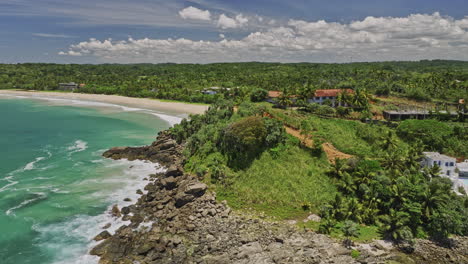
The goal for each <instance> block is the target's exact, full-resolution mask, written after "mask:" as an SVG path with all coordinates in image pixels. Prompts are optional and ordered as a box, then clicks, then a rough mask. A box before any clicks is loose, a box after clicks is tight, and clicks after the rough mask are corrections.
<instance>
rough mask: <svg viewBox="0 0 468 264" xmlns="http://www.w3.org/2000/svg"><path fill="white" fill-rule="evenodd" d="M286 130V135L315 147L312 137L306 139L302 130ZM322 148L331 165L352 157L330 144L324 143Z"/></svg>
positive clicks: (288, 128) (286, 127)
mask: <svg viewBox="0 0 468 264" xmlns="http://www.w3.org/2000/svg"><path fill="white" fill-rule="evenodd" d="M284 128H285V130H286V133H288V134H290V135H291V136H293V137H296V138H298V139H299V140H301V142H303V143H304V145H305V146H307V147H309V148H312V147H313V146H314V141H313V140H312V138H311V137H310V136H308V137H307V138H305V136H304V135H301V131H300V130H297V129H294V128H291V127H288V126H284ZM322 147H323V151H325V153H326V154H327V159H328V162H330V163H335V159H337V158H338V159H349V158H351V157H352V155H349V154H346V153H343V152H341V151H339V150H337V149H336V148H335V147H334V146H333V145H332V144H331V143H329V142H325V143H323V144H322Z"/></svg>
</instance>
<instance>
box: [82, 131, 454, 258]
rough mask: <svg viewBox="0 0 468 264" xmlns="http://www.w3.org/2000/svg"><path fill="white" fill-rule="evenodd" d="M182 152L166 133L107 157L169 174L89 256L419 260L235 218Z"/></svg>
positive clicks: (159, 179)
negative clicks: (355, 253) (354, 252)
mask: <svg viewBox="0 0 468 264" xmlns="http://www.w3.org/2000/svg"><path fill="white" fill-rule="evenodd" d="M182 149H183V147H182V146H180V145H178V144H177V143H176V142H175V141H174V140H173V139H171V137H170V135H169V134H168V133H166V132H163V133H160V134H159V136H158V139H157V141H155V142H154V143H153V144H152V145H150V146H145V147H141V148H113V149H111V150H109V151H106V152H105V153H104V156H106V157H110V158H114V159H120V158H127V159H130V160H132V159H146V160H150V161H153V162H158V163H160V164H162V165H164V166H166V167H167V168H168V170H167V171H166V172H165V173H161V174H158V175H152V176H151V178H152V179H154V180H153V181H152V182H151V183H149V184H148V185H147V186H146V187H145V190H146V191H147V193H146V194H143V192H141V193H142V195H141V197H140V198H139V199H138V201H137V202H136V203H135V204H134V205H131V206H128V207H123V208H122V209H121V210H119V211H118V208H116V209H113V211H114V212H113V213H114V215H115V216H116V217H120V216H121V215H122V217H123V219H124V220H129V221H130V223H129V224H127V225H123V226H121V227H120V228H119V229H118V230H117V231H116V232H115V234H114V235H112V236H110V235H108V233H106V232H103V233H101V234H99V235H98V236H97V237H96V240H101V239H103V240H104V241H103V242H101V243H100V244H98V245H97V246H96V247H94V248H93V249H92V250H91V252H90V253H91V254H93V255H97V256H100V257H101V259H100V263H102V264H107V263H140V264H144V263H207V264H208V263H386V262H389V261H396V262H394V263H402V262H403V263H415V262H414V261H413V260H411V259H409V258H408V257H407V256H406V255H405V254H402V253H398V252H396V251H395V250H390V249H385V248H384V247H383V246H381V244H379V243H373V244H366V245H362V246H360V247H359V250H360V252H361V256H360V257H358V258H356V259H355V258H352V257H351V250H349V249H347V248H345V247H343V246H342V244H341V243H340V242H339V241H335V240H333V239H331V238H330V237H327V236H325V235H321V234H317V233H315V232H311V231H306V230H298V229H297V228H296V227H295V226H293V225H288V224H286V223H277V222H269V221H264V220H261V219H255V218H252V217H247V216H244V215H240V214H236V213H233V212H232V210H231V209H230V208H229V206H227V203H226V202H222V203H219V202H217V201H216V199H215V194H214V193H212V192H210V191H209V190H208V187H207V186H206V185H205V184H204V183H202V182H200V181H199V179H198V178H196V177H194V176H192V175H188V174H185V173H184V171H183V169H182V163H183V160H182V155H181V152H182ZM117 212H118V213H117ZM315 218H317V217H314V218H313V219H312V217H311V219H310V220H312V221H315V220H316V219H315ZM455 260H458V259H455ZM389 263H391V262H389ZM421 263H422V262H421Z"/></svg>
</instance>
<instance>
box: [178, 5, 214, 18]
mask: <svg viewBox="0 0 468 264" xmlns="http://www.w3.org/2000/svg"><path fill="white" fill-rule="evenodd" d="M179 15H180V17H182V18H183V19H193V20H203V21H210V20H211V13H210V11H208V10H201V9H198V8H196V7H193V6H189V7H187V8H184V9H182V10H180V11H179Z"/></svg>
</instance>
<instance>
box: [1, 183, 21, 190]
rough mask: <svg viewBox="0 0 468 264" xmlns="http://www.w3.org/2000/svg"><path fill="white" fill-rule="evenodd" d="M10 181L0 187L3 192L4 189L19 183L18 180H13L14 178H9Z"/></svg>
mask: <svg viewBox="0 0 468 264" xmlns="http://www.w3.org/2000/svg"><path fill="white" fill-rule="evenodd" d="M8 181H9V183H8V184H7V185H5V186H3V187H2V188H0V192H3V191H5V190H8V188H9V187H10V186H13V185H16V184H18V182H17V181H13V180H8Z"/></svg>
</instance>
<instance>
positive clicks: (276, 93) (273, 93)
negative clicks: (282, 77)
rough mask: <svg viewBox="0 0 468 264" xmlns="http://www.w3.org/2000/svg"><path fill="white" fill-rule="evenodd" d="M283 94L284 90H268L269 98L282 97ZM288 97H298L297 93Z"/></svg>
mask: <svg viewBox="0 0 468 264" xmlns="http://www.w3.org/2000/svg"><path fill="white" fill-rule="evenodd" d="M282 94H283V92H280V91H268V97H269V98H278V97H281V95H282ZM288 97H289V98H296V97H297V95H290V96H288Z"/></svg>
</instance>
